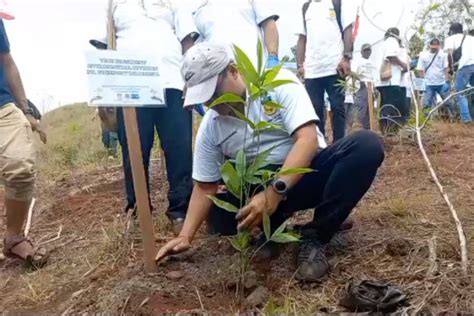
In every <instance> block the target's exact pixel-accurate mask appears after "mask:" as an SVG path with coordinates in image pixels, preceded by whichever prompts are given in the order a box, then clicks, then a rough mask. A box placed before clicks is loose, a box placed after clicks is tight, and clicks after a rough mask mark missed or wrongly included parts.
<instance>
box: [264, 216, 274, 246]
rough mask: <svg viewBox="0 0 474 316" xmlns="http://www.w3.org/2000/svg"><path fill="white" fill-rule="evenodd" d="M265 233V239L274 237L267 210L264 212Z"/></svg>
mask: <svg viewBox="0 0 474 316" xmlns="http://www.w3.org/2000/svg"><path fill="white" fill-rule="evenodd" d="M263 233H264V234H265V239H266V240H270V238H271V237H272V230H271V225H270V216H269V215H268V213H267V212H265V213H263Z"/></svg>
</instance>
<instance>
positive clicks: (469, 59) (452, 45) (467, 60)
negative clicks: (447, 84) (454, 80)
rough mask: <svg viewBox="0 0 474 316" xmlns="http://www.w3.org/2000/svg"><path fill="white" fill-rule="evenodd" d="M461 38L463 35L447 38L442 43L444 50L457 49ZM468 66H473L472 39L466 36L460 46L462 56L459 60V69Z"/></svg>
mask: <svg viewBox="0 0 474 316" xmlns="http://www.w3.org/2000/svg"><path fill="white" fill-rule="evenodd" d="M463 36H464V35H463V34H456V35H452V36H450V37H448V38H447V39H446V41H445V42H444V49H445V50H448V49H452V50H455V49H457V48H458V47H459V46H461V42H462V39H463ZM469 65H474V37H473V36H470V35H467V36H466V39H465V40H464V43H463V44H462V56H461V59H460V60H459V69H461V68H462V67H464V66H469Z"/></svg>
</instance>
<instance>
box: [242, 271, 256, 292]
mask: <svg viewBox="0 0 474 316" xmlns="http://www.w3.org/2000/svg"><path fill="white" fill-rule="evenodd" d="M244 281H245V282H244V287H245V289H247V290H249V289H252V288H254V287H257V285H258V281H257V273H255V271H247V272H246V273H245V277H244Z"/></svg>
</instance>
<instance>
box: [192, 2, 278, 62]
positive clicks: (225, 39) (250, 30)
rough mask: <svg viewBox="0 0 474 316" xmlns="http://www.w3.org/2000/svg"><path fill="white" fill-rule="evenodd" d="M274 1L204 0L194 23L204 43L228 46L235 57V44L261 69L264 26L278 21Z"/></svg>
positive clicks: (231, 54)
mask: <svg viewBox="0 0 474 316" xmlns="http://www.w3.org/2000/svg"><path fill="white" fill-rule="evenodd" d="M272 1H274V0H200V1H199V2H200V6H198V8H197V10H196V11H195V12H194V22H195V23H196V26H197V28H198V30H199V33H200V34H201V40H202V41H206V42H212V43H217V44H221V45H222V44H223V45H226V46H227V47H228V50H229V55H230V56H232V57H233V56H234V53H233V45H234V44H235V45H237V46H239V47H240V48H241V49H242V50H243V51H244V52H245V53H246V54H247V55H248V56H249V58H250V59H251V60H252V62H253V63H254V65H257V61H258V55H257V43H258V40H259V39H260V40H263V35H262V30H261V27H260V26H261V25H260V24H261V23H262V22H264V21H265V20H267V19H269V18H275V19H278V15H277V13H276V12H275V11H274V10H273V5H272Z"/></svg>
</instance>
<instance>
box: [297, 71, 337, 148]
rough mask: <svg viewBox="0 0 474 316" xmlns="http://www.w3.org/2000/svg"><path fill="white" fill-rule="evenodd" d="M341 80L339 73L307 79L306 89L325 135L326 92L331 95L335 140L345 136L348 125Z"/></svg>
mask: <svg viewBox="0 0 474 316" xmlns="http://www.w3.org/2000/svg"><path fill="white" fill-rule="evenodd" d="M339 80H341V77H340V76H338V75H334V76H328V77H323V78H316V79H306V80H305V86H306V90H307V91H308V94H309V97H310V98H311V102H312V103H313V106H314V109H315V110H316V114H317V115H318V116H319V129H320V130H321V132H322V133H323V134H324V135H326V129H325V127H326V108H325V106H324V92H326V93H327V94H328V96H329V102H330V104H331V113H332V114H333V127H332V129H333V142H336V141H338V140H339V139H341V138H343V137H344V135H345V126H346V111H345V108H344V98H345V94H344V91H343V89H342V88H341V87H340V86H339V83H338V81H339Z"/></svg>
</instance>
